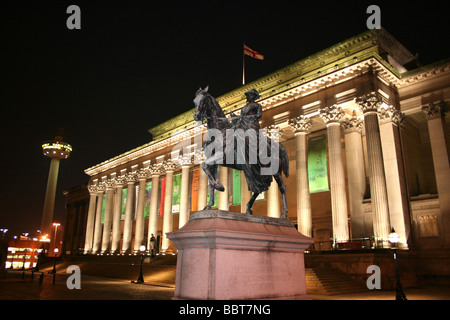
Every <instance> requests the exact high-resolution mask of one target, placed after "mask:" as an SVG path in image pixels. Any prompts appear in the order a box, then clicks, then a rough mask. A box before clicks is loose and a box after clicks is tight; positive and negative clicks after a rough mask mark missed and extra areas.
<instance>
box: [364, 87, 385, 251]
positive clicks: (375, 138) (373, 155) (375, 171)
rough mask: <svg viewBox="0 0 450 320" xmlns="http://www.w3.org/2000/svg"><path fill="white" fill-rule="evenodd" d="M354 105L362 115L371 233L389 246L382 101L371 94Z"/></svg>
mask: <svg viewBox="0 0 450 320" xmlns="http://www.w3.org/2000/svg"><path fill="white" fill-rule="evenodd" d="M356 103H357V104H358V105H359V107H360V109H361V110H362V112H363V113H364V126H365V129H366V143H367V157H368V162H369V168H368V170H369V182H370V194H371V201H372V212H373V218H374V220H373V233H374V236H375V239H376V240H378V241H382V242H383V244H387V245H389V240H388V236H389V233H390V232H391V226H390V223H389V207H388V200H387V191H386V179H385V175H384V165H383V153H382V149H381V140H380V128H379V125H378V108H379V107H380V106H381V104H382V103H383V100H382V98H381V96H380V95H379V94H377V93H375V92H371V93H369V94H366V95H363V96H362V97H359V98H357V99H356Z"/></svg>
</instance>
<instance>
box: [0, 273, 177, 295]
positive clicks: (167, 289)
mask: <svg viewBox="0 0 450 320" xmlns="http://www.w3.org/2000/svg"><path fill="white" fill-rule="evenodd" d="M40 274H41V273H35V274H34V279H33V280H32V279H31V272H25V279H22V272H20V271H8V275H7V277H6V278H5V279H0V300H169V299H171V298H172V297H173V293H174V286H171V285H165V284H158V283H157V284H151V283H145V282H144V284H134V283H131V282H130V281H129V280H118V279H112V278H102V277H96V276H86V275H81V281H80V284H81V288H80V289H75V288H74V289H69V288H68V287H67V284H66V282H67V279H68V277H69V276H70V274H64V273H63V274H61V273H57V274H56V276H55V284H53V275H52V274H49V273H44V279H43V281H42V283H41V284H40V282H39V275H40Z"/></svg>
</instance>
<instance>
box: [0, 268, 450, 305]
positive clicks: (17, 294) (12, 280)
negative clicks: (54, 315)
mask: <svg viewBox="0 0 450 320" xmlns="http://www.w3.org/2000/svg"><path fill="white" fill-rule="evenodd" d="M43 274H44V278H43V281H42V282H41V283H40V281H39V276H40V275H41V272H39V273H35V274H34V279H32V278H31V271H26V272H25V275H24V277H23V272H22V271H16V270H15V271H8V272H7V276H6V277H5V278H3V279H0V300H170V299H171V298H172V297H173V295H174V289H175V285H174V284H173V283H163V282H156V281H155V282H144V284H134V283H132V282H131V281H130V280H122V279H117V278H106V277H98V276H88V275H81V289H68V287H67V285H66V282H67V279H68V277H69V276H70V274H66V273H62V272H58V273H56V276H55V283H54V284H53V275H52V274H51V273H48V271H46V272H43ZM144 281H145V277H144ZM404 292H405V294H406V297H407V299H408V300H450V288H449V287H442V286H437V287H416V288H405V289H404ZM310 297H311V298H312V299H313V300H395V291H390V290H367V292H362V293H361V292H360V293H353V294H345V295H310Z"/></svg>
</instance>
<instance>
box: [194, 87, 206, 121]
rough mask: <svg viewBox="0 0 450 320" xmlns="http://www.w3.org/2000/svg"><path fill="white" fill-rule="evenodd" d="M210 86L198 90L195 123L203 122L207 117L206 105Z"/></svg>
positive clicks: (195, 100) (195, 102)
mask: <svg viewBox="0 0 450 320" xmlns="http://www.w3.org/2000/svg"><path fill="white" fill-rule="evenodd" d="M208 89H209V86H207V87H206V88H205V89H202V88H200V89H198V90H197V92H196V93H195V99H194V104H195V113H194V120H195V121H203V118H204V117H205V115H206V114H205V112H206V105H205V103H204V98H205V95H206V94H207V93H208Z"/></svg>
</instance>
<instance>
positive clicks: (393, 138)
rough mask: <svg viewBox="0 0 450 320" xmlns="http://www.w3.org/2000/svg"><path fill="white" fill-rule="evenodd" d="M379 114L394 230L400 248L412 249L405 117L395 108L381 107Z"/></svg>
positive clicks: (391, 219)
mask: <svg viewBox="0 0 450 320" xmlns="http://www.w3.org/2000/svg"><path fill="white" fill-rule="evenodd" d="M379 111H380V116H379V121H380V138H381V148H382V150H383V161H384V170H385V175H386V192H387V195H388V205H389V215H390V221H391V227H392V228H394V229H395V232H396V233H397V234H398V235H399V236H400V240H399V243H398V246H399V248H408V243H407V241H408V238H409V233H410V229H411V227H410V219H409V208H408V195H407V191H406V177H405V168H404V164H403V155H402V146H401V141H400V126H401V124H402V123H403V121H404V115H403V114H402V113H401V112H400V111H398V110H397V109H395V108H394V107H392V106H386V108H380V110H379Z"/></svg>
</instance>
